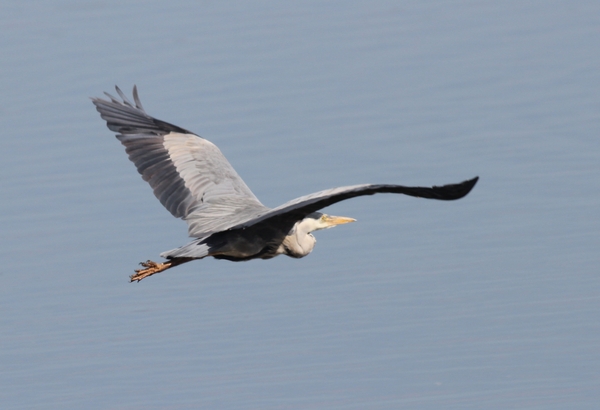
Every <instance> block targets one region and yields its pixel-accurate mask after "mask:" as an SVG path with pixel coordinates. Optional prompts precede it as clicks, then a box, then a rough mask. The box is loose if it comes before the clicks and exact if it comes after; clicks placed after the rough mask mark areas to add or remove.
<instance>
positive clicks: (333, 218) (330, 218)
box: [325, 215, 356, 226]
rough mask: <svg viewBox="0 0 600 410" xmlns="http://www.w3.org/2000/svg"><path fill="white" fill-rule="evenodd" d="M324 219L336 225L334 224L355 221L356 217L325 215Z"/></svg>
mask: <svg viewBox="0 0 600 410" xmlns="http://www.w3.org/2000/svg"><path fill="white" fill-rule="evenodd" d="M325 221H326V222H327V223H328V224H329V225H331V226H336V225H342V224H348V223H350V222H356V219H354V218H347V217H345V216H333V215H327V216H326V217H325Z"/></svg>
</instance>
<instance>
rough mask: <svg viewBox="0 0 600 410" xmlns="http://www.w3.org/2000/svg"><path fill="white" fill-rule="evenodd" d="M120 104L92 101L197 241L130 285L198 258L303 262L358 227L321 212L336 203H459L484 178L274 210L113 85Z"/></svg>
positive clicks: (198, 140)
mask: <svg viewBox="0 0 600 410" xmlns="http://www.w3.org/2000/svg"><path fill="white" fill-rule="evenodd" d="M115 89H116V92H117V94H118V95H119V97H120V99H119V98H116V97H114V96H113V95H111V94H109V93H106V92H105V93H104V94H105V95H106V97H108V99H103V98H91V99H92V102H93V104H94V105H95V106H96V110H97V111H98V112H99V113H100V116H101V118H102V119H103V120H105V121H106V124H107V127H108V129H109V130H111V131H113V132H115V133H116V137H117V139H118V140H119V141H120V142H121V144H123V145H124V146H125V151H126V153H127V154H128V155H129V159H130V160H131V161H132V162H133V163H134V165H135V166H136V168H137V170H138V172H139V173H140V174H141V176H142V178H143V179H144V180H145V181H146V182H148V183H149V184H150V186H151V188H152V189H153V191H154V195H155V196H156V198H158V200H159V201H160V203H161V204H162V205H163V206H164V207H165V208H166V209H167V210H168V211H169V212H170V213H171V214H172V215H173V216H174V217H176V218H181V219H183V220H184V221H185V222H186V223H187V225H188V235H189V237H191V238H193V240H192V241H191V242H189V243H188V244H186V245H183V246H181V247H179V248H176V249H172V250H169V251H166V252H163V253H161V254H160V256H161V257H162V258H164V259H165V261H163V262H153V261H151V260H147V261H146V262H140V265H141V266H142V269H137V270H135V273H134V274H133V275H131V276H130V282H134V281H137V282H139V281H141V280H142V279H144V278H147V277H149V276H152V275H154V274H156V273H159V272H163V271H165V270H167V269H170V268H173V267H175V266H178V265H181V264H183V263H187V262H190V261H193V260H196V259H203V258H206V257H209V256H211V257H213V258H215V259H224V260H229V261H236V262H238V261H248V260H251V259H270V258H273V257H275V256H278V255H287V256H290V257H292V258H302V257H304V256H306V255H308V254H309V253H311V252H312V250H313V249H314V247H315V243H316V239H315V237H314V235H313V234H312V233H313V232H315V231H318V230H321V229H327V228H332V227H334V226H337V225H342V224H347V223H350V222H355V221H356V220H355V219H354V218H348V217H340V216H332V215H327V214H324V213H322V212H319V211H320V210H321V209H323V208H325V207H327V206H329V205H333V204H335V203H337V202H340V201H343V200H346V199H350V198H355V197H358V196H363V195H373V194H377V193H394V194H404V195H408V196H412V197H420V198H428V199H437V200H456V199H460V198H462V197H464V196H466V195H467V194H468V193H469V192H470V191H471V189H473V187H474V186H475V184H476V183H477V181H478V179H479V177H475V178H472V179H469V180H465V181H463V182H461V183H457V184H448V185H442V186H432V187H410V186H402V185H389V184H361V185H352V186H343V187H338V188H332V189H326V190H324V191H320V192H316V193H313V194H309V195H305V196H301V197H299V198H296V199H293V200H291V201H289V202H286V203H284V204H283V205H280V206H278V207H276V208H269V207H266V206H265V205H263V204H262V203H261V202H260V201H259V200H258V198H257V197H256V196H255V195H254V194H253V193H252V191H251V190H250V188H248V186H247V185H246V184H245V183H244V181H243V180H242V178H241V177H240V176H239V175H238V174H237V172H236V171H235V170H234V169H233V167H232V166H231V164H230V163H229V161H227V159H226V158H225V156H224V155H223V154H222V153H221V151H220V150H219V148H217V146H216V145H214V144H213V143H212V142H210V141H208V140H206V139H204V138H202V137H200V136H198V135H197V134H194V133H193V132H191V131H188V130H186V129H184V128H181V127H179V126H177V125H173V124H170V123H168V122H165V121H161V120H159V119H156V118H154V117H152V116H150V115H148V114H147V113H146V111H145V110H144V107H143V106H142V103H141V102H140V98H139V95H138V91H137V87H136V86H135V85H134V87H133V103H132V102H131V101H130V100H129V99H128V98H127V96H126V95H125V94H124V93H123V92H122V91H121V89H120V88H119V87H118V86H115Z"/></svg>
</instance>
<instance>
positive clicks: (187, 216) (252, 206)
mask: <svg viewBox="0 0 600 410" xmlns="http://www.w3.org/2000/svg"><path fill="white" fill-rule="evenodd" d="M115 88H116V90H117V93H118V95H119V97H121V99H120V100H119V99H117V98H116V97H114V96H112V95H110V94H108V93H105V94H106V95H107V96H108V98H109V99H110V101H107V100H104V99H101V98H92V102H93V103H94V105H95V106H96V109H97V110H98V112H99V113H100V116H101V117H102V118H103V119H104V120H106V123H107V126H108V128H109V129H110V130H111V131H114V132H116V133H117V138H118V139H119V141H121V143H122V144H123V145H124V146H125V151H126V152H127V154H128V155H129V159H130V160H131V161H132V162H133V163H134V164H135V166H136V168H137V170H138V172H139V173H140V174H141V175H142V178H143V179H144V180H145V181H146V182H148V183H149V184H150V186H151V187H152V189H153V191H154V195H155V196H156V197H157V198H158V200H159V201H160V202H161V204H163V206H164V207H165V208H166V209H167V210H168V211H169V212H171V214H173V216H175V217H177V218H183V219H184V220H186V221H187V222H188V227H189V234H190V236H205V235H206V234H210V233H213V232H216V231H217V230H223V229H227V228H230V227H232V226H234V225H237V224H239V223H241V222H244V221H246V220H248V219H251V218H253V217H255V216H256V215H258V214H260V213H264V212H265V211H268V209H269V208H266V207H265V206H264V205H262V204H261V203H260V201H259V200H258V199H257V198H256V196H254V194H253V193H252V191H251V190H250V188H248V186H247V185H246V184H245V183H244V181H243V180H242V179H241V178H240V176H239V175H238V174H237V172H236V171H235V170H234V169H233V167H232V166H231V164H229V162H228V161H227V159H226V158H225V156H224V155H223V154H222V153H221V151H220V150H219V149H218V148H217V147H216V146H215V145H214V144H213V143H211V142H210V141H207V140H205V139H203V138H201V137H199V136H197V135H195V134H193V133H191V132H189V131H187V130H185V129H183V128H181V127H178V126H176V125H173V124H169V123H167V122H164V121H161V120H157V119H156V118H153V117H151V116H149V115H148V114H146V112H145V111H144V108H143V107H142V104H141V102H140V99H139V96H138V92H137V88H136V87H134V88H133V101H134V103H132V102H131V101H130V100H129V99H128V98H127V97H126V96H125V94H124V93H123V92H122V91H121V90H120V89H119V88H118V87H115ZM214 218H219V220H215V219H214Z"/></svg>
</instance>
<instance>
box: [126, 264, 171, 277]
mask: <svg viewBox="0 0 600 410" xmlns="http://www.w3.org/2000/svg"><path fill="white" fill-rule="evenodd" d="M140 265H142V266H143V267H144V268H146V269H136V270H135V274H134V275H131V276H130V277H129V281H130V282H135V281H138V282H139V281H140V280H142V279H144V278H147V277H148V276H152V275H154V274H155V273H159V272H162V271H164V270H167V269H169V268H170V267H171V266H172V265H173V263H172V262H164V263H156V262H152V261H151V260H147V261H146V262H140Z"/></svg>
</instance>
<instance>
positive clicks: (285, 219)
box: [232, 177, 479, 229]
mask: <svg viewBox="0 0 600 410" xmlns="http://www.w3.org/2000/svg"><path fill="white" fill-rule="evenodd" d="M478 179H479V177H475V178H473V179H470V180H467V181H463V182H461V183H458V184H449V185H443V186H433V187H406V186H402V185H383V184H379V185H374V184H363V185H352V186H345V187H338V188H332V189H327V190H324V191H320V192H315V193H313V194H309V195H305V196H301V197H299V198H296V199H293V200H291V201H289V202H286V203H285V204H283V205H280V206H278V207H277V208H273V209H271V210H269V211H267V212H265V213H263V214H261V215H259V216H258V217H256V218H254V219H252V220H249V221H246V222H244V223H241V224H239V225H237V226H235V227H233V228H232V229H243V228H247V227H249V226H252V225H256V224H259V223H270V222H274V221H275V220H277V223H280V224H284V223H285V224H286V226H287V225H289V227H290V228H291V227H292V226H293V224H294V223H295V222H296V221H299V220H301V219H304V218H305V217H306V216H308V215H309V214H311V213H313V212H316V211H318V210H320V209H323V208H325V207H327V206H329V205H333V204H335V203H337V202H340V201H344V200H346V199H350V198H356V197H358V196H365V195H374V194H377V193H392V194H404V195H408V196H413V197H419V198H427V199H437V200H443V201H452V200H456V199H460V198H462V197H464V196H465V195H467V194H468V193H469V192H470V191H471V189H473V187H474V186H475V184H476V183H477V180H478ZM286 229H287V228H286Z"/></svg>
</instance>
